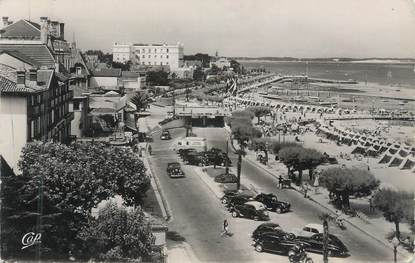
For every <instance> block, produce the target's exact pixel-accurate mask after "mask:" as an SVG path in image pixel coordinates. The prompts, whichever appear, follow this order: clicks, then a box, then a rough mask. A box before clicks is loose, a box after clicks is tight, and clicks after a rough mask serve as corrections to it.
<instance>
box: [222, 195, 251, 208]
mask: <svg viewBox="0 0 415 263" xmlns="http://www.w3.org/2000/svg"><path fill="white" fill-rule="evenodd" d="M252 198H253V196H252V195H246V194H237V195H235V196H233V197H232V198H230V199H229V201H228V203H227V204H226V206H227V208H228V210H229V211H231V210H232V208H233V207H234V206H235V205H242V204H245V203H246V202H248V201H252V200H253V199H252Z"/></svg>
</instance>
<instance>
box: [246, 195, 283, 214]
mask: <svg viewBox="0 0 415 263" xmlns="http://www.w3.org/2000/svg"><path fill="white" fill-rule="evenodd" d="M254 199H255V200H256V201H258V202H261V203H263V204H264V205H265V206H266V208H267V209H268V210H271V211H275V212H277V213H278V214H281V213H285V212H288V211H290V208H291V204H290V203H288V202H285V201H279V200H278V198H277V196H276V195H274V194H264V193H260V194H258V195H257V196H255V198H254Z"/></svg>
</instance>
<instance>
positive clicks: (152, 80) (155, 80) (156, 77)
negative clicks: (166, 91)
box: [147, 70, 169, 86]
mask: <svg viewBox="0 0 415 263" xmlns="http://www.w3.org/2000/svg"><path fill="white" fill-rule="evenodd" d="M168 77H169V73H167V72H165V71H163V70H159V71H147V82H148V83H149V84H150V85H152V86H167V85H168V84H169V79H168Z"/></svg>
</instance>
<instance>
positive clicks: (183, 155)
mask: <svg viewBox="0 0 415 263" xmlns="http://www.w3.org/2000/svg"><path fill="white" fill-rule="evenodd" d="M191 152H194V153H195V152H197V151H196V149H192V148H189V149H180V150H178V151H177V153H178V154H179V156H180V158H182V159H184V158H185V157H186V155H187V154H189V153H191Z"/></svg>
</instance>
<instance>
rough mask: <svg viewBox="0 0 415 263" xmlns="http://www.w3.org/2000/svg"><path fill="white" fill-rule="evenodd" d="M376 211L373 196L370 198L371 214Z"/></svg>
mask: <svg viewBox="0 0 415 263" xmlns="http://www.w3.org/2000/svg"><path fill="white" fill-rule="evenodd" d="M374 210H375V207H374V206H373V196H371V197H370V198H369V212H371V213H372V212H373V211H374Z"/></svg>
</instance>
